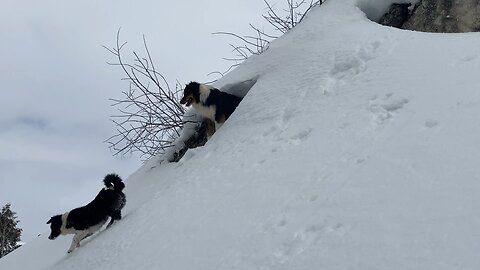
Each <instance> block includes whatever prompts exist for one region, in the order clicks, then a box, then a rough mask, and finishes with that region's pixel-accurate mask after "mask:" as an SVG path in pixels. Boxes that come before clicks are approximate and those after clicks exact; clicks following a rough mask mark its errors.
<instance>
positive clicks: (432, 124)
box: [425, 120, 438, 128]
mask: <svg viewBox="0 0 480 270" xmlns="http://www.w3.org/2000/svg"><path fill="white" fill-rule="evenodd" d="M436 125H438V122H437V121H435V120H427V121H425V126H426V127H428V128H433V127H435V126H436Z"/></svg>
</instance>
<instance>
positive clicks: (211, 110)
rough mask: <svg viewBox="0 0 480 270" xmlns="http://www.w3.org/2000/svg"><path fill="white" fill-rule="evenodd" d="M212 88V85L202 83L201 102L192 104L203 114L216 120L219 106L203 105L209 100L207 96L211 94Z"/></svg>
mask: <svg viewBox="0 0 480 270" xmlns="http://www.w3.org/2000/svg"><path fill="white" fill-rule="evenodd" d="M211 89H212V87H211V86H208V85H205V84H200V87H199V92H200V103H192V106H193V107H194V108H195V110H196V111H197V112H198V113H199V114H200V115H201V116H203V117H205V118H208V119H211V120H212V121H215V112H216V111H217V106H215V105H210V106H208V107H207V106H205V105H203V104H205V102H206V101H207V98H208V96H209V95H210V91H211Z"/></svg>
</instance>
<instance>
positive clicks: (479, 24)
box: [379, 0, 480, 33]
mask: <svg viewBox="0 0 480 270" xmlns="http://www.w3.org/2000/svg"><path fill="white" fill-rule="evenodd" d="M406 10H408V9H407V7H406V6H405V4H393V5H392V6H391V7H390V10H389V12H387V13H386V14H385V15H384V16H383V17H382V19H381V21H380V22H379V23H382V24H384V25H389V26H393V27H398V28H402V29H408V30H414V31H422V32H436V33H465V32H480V0H420V1H419V2H418V3H417V4H416V5H415V7H414V9H413V10H412V11H411V12H410V14H409V15H406V13H405V12H406ZM405 17H408V18H407V19H406V20H405ZM382 20H383V21H382ZM402 21H403V23H402Z"/></svg>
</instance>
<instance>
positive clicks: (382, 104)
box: [369, 93, 410, 125]
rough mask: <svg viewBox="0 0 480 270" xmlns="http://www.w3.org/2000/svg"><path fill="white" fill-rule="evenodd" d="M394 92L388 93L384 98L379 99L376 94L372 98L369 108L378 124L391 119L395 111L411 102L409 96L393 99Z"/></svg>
mask: <svg viewBox="0 0 480 270" xmlns="http://www.w3.org/2000/svg"><path fill="white" fill-rule="evenodd" d="M392 96H393V94H391V93H390V94H386V95H385V97H384V98H381V99H378V98H377V97H376V96H375V97H373V98H372V99H371V100H370V104H369V110H370V112H371V113H372V114H373V119H374V121H375V123H376V124H377V125H381V124H383V123H384V122H385V121H387V120H388V119H390V118H391V117H392V115H393V113H394V112H397V111H398V110H400V109H403V107H404V106H405V105H406V104H407V103H408V102H410V100H409V99H407V98H399V99H393V98H392Z"/></svg>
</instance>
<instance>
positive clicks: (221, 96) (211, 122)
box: [180, 82, 242, 138]
mask: <svg viewBox="0 0 480 270" xmlns="http://www.w3.org/2000/svg"><path fill="white" fill-rule="evenodd" d="M241 101H242V98H241V97H237V96H235V95H232V94H229V93H226V92H222V91H220V90H218V89H216V88H214V87H211V86H208V85H205V84H200V83H197V82H190V83H189V84H187V86H186V87H185V89H184V90H183V97H182V99H181V100H180V104H185V105H186V106H187V107H188V106H190V105H192V106H193V107H194V108H195V110H196V111H197V112H198V113H199V114H200V115H201V116H203V117H204V118H205V120H206V121H205V122H206V124H207V135H208V137H209V138H210V137H211V136H212V135H213V133H214V132H215V130H217V129H218V128H219V127H220V126H221V125H222V124H223V123H224V122H225V121H226V120H227V119H228V117H230V115H231V114H232V113H233V111H235V109H236V108H237V106H238V104H239V103H240V102H241Z"/></svg>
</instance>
